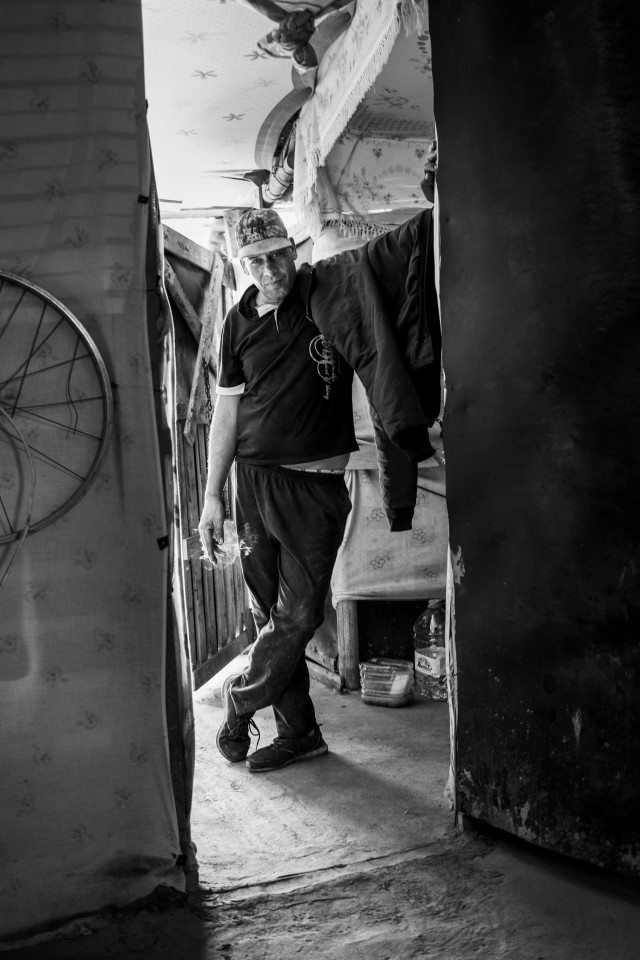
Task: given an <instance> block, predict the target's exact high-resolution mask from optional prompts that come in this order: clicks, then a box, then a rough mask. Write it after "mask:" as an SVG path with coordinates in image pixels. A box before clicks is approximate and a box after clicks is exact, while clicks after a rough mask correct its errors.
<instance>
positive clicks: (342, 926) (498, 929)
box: [5, 681, 640, 960]
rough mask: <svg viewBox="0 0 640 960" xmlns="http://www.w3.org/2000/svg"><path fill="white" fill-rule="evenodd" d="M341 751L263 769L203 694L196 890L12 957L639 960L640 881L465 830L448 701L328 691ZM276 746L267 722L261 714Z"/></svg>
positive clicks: (329, 730)
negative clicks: (227, 735)
mask: <svg viewBox="0 0 640 960" xmlns="http://www.w3.org/2000/svg"><path fill="white" fill-rule="evenodd" d="M313 697H314V701H315V703H316V708H317V713H318V719H319V721H320V722H321V723H322V724H323V728H322V729H323V734H324V737H325V739H326V741H327V743H328V744H329V749H330V753H329V754H328V755H327V756H326V757H321V758H318V759H315V760H312V761H308V762H304V763H299V764H294V765H293V766H291V767H288V768H286V769H284V770H281V771H280V772H278V773H272V774H261V775H256V774H251V773H250V772H249V771H248V770H247V769H246V767H245V766H244V765H243V764H238V765H229V764H227V763H226V762H225V761H224V760H223V759H222V758H221V757H220V756H219V755H218V753H217V751H216V749H215V732H216V730H217V728H218V726H219V724H220V722H221V720H222V709H221V706H220V703H219V696H217V695H216V683H215V682H214V681H212V682H211V683H210V684H208V685H207V686H205V687H204V688H203V689H201V690H200V691H198V692H197V693H196V695H195V711H196V731H197V761H196V780H195V794H194V811H193V821H192V825H193V836H194V840H195V842H196V844H197V847H198V861H199V882H200V885H199V888H198V889H197V891H195V892H193V893H192V894H191V895H190V896H188V897H186V898H185V897H182V896H180V895H178V894H168V895H166V896H164V897H160V898H156V899H155V900H154V901H153V902H151V903H149V904H147V905H144V906H142V907H141V906H139V905H138V906H136V907H132V908H131V909H130V910H125V911H122V912H120V913H119V914H118V915H117V916H110V917H108V918H105V921H104V927H103V929H97V930H96V931H95V932H93V933H92V934H91V935H89V936H81V937H76V938H75V939H73V940H69V939H67V940H57V941H53V942H49V943H46V944H40V945H38V946H35V947H28V948H24V949H22V950H18V951H11V952H10V953H7V954H5V955H6V956H12V957H13V956H15V958H16V960H76V958H91V960H102V958H105V960H106V958H116V960H134V958H138V960H214V958H216V960H219V958H224V960H235V958H238V960H240V958H242V960H293V958H298V957H304V958H305V960H344V958H348V960H351V958H356V960H357V958H363V960H364V958H366V960H409V958H421V960H422V958H424V960H445V958H446V960H498V958H500V960H502V958H505V960H638V958H639V957H640V884H637V883H632V882H629V881H627V880H624V879H622V878H618V877H614V876H611V875H607V874H603V873H602V872H601V871H598V870H595V869H593V868H590V867H588V866H585V865H582V864H577V863H575V862H572V861H567V860H565V859H563V858H559V857H554V856H551V855H549V854H547V853H546V852H544V851H540V850H537V849H536V848H533V847H531V846H527V845H524V844H520V843H518V842H515V841H513V840H511V839H510V838H508V837H504V836H501V837H496V836H495V835H494V836H485V835H482V834H478V833H474V832H467V833H465V832H463V831H462V830H461V829H460V828H458V827H456V826H454V824H453V822H452V817H451V813H450V811H449V808H448V804H447V802H446V801H445V799H444V796H443V789H444V785H445V783H446V779H447V775H448V764H449V720H448V708H447V705H446V704H443V703H435V702H430V701H418V702H415V703H414V704H412V705H411V706H408V707H404V708H400V709H389V708H384V707H377V706H371V705H368V704H364V703H363V702H362V700H361V698H360V696H359V694H357V693H351V694H347V695H341V694H337V693H335V692H333V691H331V690H329V689H327V688H325V687H323V686H320V685H318V684H314V687H313ZM256 719H257V721H258V725H259V727H260V730H261V733H262V742H263V743H268V742H270V740H271V739H272V737H273V736H274V727H273V720H272V717H271V715H270V711H261V712H260V714H259V715H258V716H257V718H256Z"/></svg>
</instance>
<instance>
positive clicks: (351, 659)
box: [336, 600, 360, 690]
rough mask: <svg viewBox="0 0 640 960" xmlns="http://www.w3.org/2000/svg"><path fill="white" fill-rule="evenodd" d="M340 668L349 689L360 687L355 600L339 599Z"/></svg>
mask: <svg viewBox="0 0 640 960" xmlns="http://www.w3.org/2000/svg"><path fill="white" fill-rule="evenodd" d="M336 617H337V620H338V670H339V672H340V676H341V678H342V681H343V683H344V686H345V687H346V689H347V690H359V689H360V650H359V645H358V608H357V606H356V601H355V600H339V601H338V603H337V605H336Z"/></svg>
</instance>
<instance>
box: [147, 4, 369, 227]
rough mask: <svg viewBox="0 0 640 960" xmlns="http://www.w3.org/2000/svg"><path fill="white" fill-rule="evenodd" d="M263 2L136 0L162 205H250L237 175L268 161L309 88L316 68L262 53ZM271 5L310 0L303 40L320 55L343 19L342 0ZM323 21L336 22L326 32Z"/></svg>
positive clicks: (250, 190)
mask: <svg viewBox="0 0 640 960" xmlns="http://www.w3.org/2000/svg"><path fill="white" fill-rule="evenodd" d="M262 6H263V5H262V4H260V3H252V2H251V0H243V2H226V0H180V3H176V0H143V4H142V7H143V23H144V54H145V86H146V92H147V100H148V124H149V131H150V137H151V147H152V151H153V160H154V169H155V175H156V181H157V185H158V192H159V195H160V198H161V199H162V201H163V205H164V211H165V213H166V211H167V209H169V210H170V209H171V208H172V207H173V208H175V209H176V210H180V209H195V208H203V207H206V208H209V207H216V206H217V207H221V208H224V207H227V206H228V207H231V206H257V204H258V193H257V188H256V187H255V185H254V184H253V183H252V182H250V181H247V180H246V179H244V178H243V174H244V173H246V172H248V171H253V170H255V169H256V168H264V167H265V165H267V166H270V163H271V158H272V155H273V152H274V150H275V142H274V141H275V140H277V136H278V135H279V133H280V132H281V131H282V129H283V128H284V126H285V124H286V123H287V121H288V120H290V119H291V117H292V116H293V115H294V114H295V113H296V112H297V110H298V109H299V108H300V106H301V105H302V103H303V102H304V101H305V100H306V99H308V98H309V97H310V96H311V92H312V85H313V80H314V79H315V70H314V71H313V77H311V78H309V77H305V76H304V71H302V72H301V71H300V70H299V69H296V68H294V66H293V59H292V57H291V56H288V55H285V56H276V55H271V54H270V53H269V52H268V49H271V48H272V47H273V46H274V45H273V44H271V45H270V44H267V43H265V42H264V41H265V39H266V37H267V36H268V35H269V33H270V32H271V31H273V29H274V27H276V26H277V24H275V23H274V21H273V20H271V19H269V18H268V17H266V16H264V15H263V14H262V13H261V12H260V9H259V8H260V7H262ZM279 6H280V7H281V8H282V10H283V14H285V13H290V12H291V11H292V10H295V9H296V8H298V7H302V8H304V7H309V6H311V8H312V9H313V12H314V15H315V16H316V17H317V20H316V33H314V35H313V36H312V38H311V45H312V46H314V45H315V46H319V48H320V49H319V53H320V55H321V52H322V47H323V45H324V44H326V43H327V42H328V40H330V39H332V38H333V36H334V32H335V30H336V29H344V27H346V25H347V24H348V23H349V20H350V17H349V16H348V15H347V14H346V13H345V14H343V13H342V11H341V8H342V7H343V6H344V2H343V0H342V2H341V0H314V2H313V3H312V4H306V3H300V4H296V3H288V2H286V3H283V4H280V5H279ZM352 6H353V4H352ZM325 11H326V16H323V14H324V13H325ZM327 23H333V24H335V23H337V24H338V27H337V28H336V27H335V26H334V27H333V31H334V32H332V31H331V30H328V29H327ZM309 84H311V86H309ZM265 128H266V130H267V133H268V135H267V136H266V144H265V142H263V141H264V140H265V137H264V130H265ZM258 141H261V148H262V149H261V155H260V157H259V162H256V146H257V144H258Z"/></svg>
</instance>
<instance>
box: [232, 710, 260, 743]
mask: <svg viewBox="0 0 640 960" xmlns="http://www.w3.org/2000/svg"><path fill="white" fill-rule="evenodd" d="M227 729H229V728H227ZM249 734H253V736H254V737H257V738H258V743H256V750H257V749H258V744H259V743H260V730H259V729H258V725H257V723H256V722H255V720H254V719H253V717H252V718H251V719H250V720H238V722H237V723H236V725H235V727H233V729H229V739H230V740H244V738H245V737H248V736H249Z"/></svg>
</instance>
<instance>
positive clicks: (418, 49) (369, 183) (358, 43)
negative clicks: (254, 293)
mask: <svg viewBox="0 0 640 960" xmlns="http://www.w3.org/2000/svg"><path fill="white" fill-rule="evenodd" d="M430 68H431V51H430V45H429V37H428V34H427V33H426V32H425V25H424V19H423V18H422V17H421V15H420V8H419V7H416V5H415V4H414V3H413V2H412V0H406V2H405V3H402V4H400V5H398V4H396V3H395V2H393V0H378V3H377V4H375V5H369V4H361V5H360V6H359V7H358V8H357V9H356V11H355V14H354V17H353V20H352V22H351V24H350V26H349V28H348V30H347V31H345V32H344V33H343V34H342V35H341V36H340V38H339V39H338V40H337V41H335V42H334V44H333V45H332V46H331V48H330V49H329V50H328V51H327V53H326V54H325V56H324V57H323V59H322V61H321V63H320V66H319V69H318V76H317V84H316V89H315V93H314V95H313V97H312V98H311V99H310V100H309V101H308V102H307V103H305V104H304V106H303V107H302V109H301V111H300V116H299V118H298V121H297V124H296V148H295V175H294V188H293V202H294V209H295V214H296V218H297V219H298V221H299V222H300V223H301V224H303V225H305V226H306V227H307V228H308V229H309V231H310V233H311V235H312V236H314V237H317V236H318V234H319V233H320V232H321V230H322V228H323V225H325V224H326V223H327V222H329V221H336V220H340V221H342V223H343V225H344V224H346V223H347V221H351V222H352V226H353V228H354V229H353V230H352V231H351V232H352V233H354V234H357V235H360V236H362V235H372V234H373V233H375V232H376V226H375V225H376V224H380V225H381V227H380V228H381V229H382V228H383V227H382V224H384V225H387V226H388V225H390V224H393V223H398V222H402V220H404V219H406V218H407V217H408V216H410V215H411V213H412V212H415V210H416V209H418V208H422V207H424V205H425V199H424V196H423V194H422V193H421V191H420V181H421V180H422V177H423V173H424V160H425V158H426V156H427V152H428V147H429V145H430V142H431V141H433V140H434V138H435V125H434V121H433V94H432V86H431V69H430ZM356 225H357V228H356ZM367 225H368V226H367Z"/></svg>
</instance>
